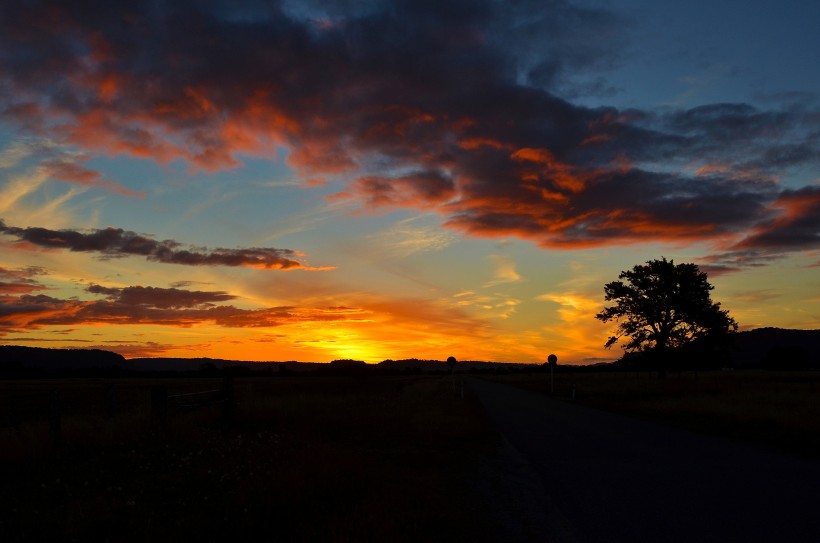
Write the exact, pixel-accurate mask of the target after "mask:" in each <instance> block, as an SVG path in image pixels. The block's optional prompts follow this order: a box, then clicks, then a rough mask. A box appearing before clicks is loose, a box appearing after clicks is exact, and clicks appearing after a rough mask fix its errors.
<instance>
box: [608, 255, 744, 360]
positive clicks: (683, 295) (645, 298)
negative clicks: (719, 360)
mask: <svg viewBox="0 0 820 543" xmlns="http://www.w3.org/2000/svg"><path fill="white" fill-rule="evenodd" d="M618 278H619V279H620V281H613V282H611V283H607V284H606V285H605V286H604V294H605V300H606V301H607V302H614V305H612V306H609V307H605V308H604V309H603V311H601V312H600V313H598V314H597V315H595V318H596V319H599V320H601V321H603V322H610V321H615V322H617V323H618V326H617V328H616V333H615V335H613V336H612V337H610V338H609V340H608V341H607V342H606V347H607V348H609V347H611V346H612V345H614V344H615V343H617V342H618V341H619V340H620V339H621V338H628V341H627V342H626V343H625V344H624V345H623V348H624V350H625V351H627V352H634V351H647V350H656V351H662V350H664V349H667V348H677V347H683V346H685V345H687V344H690V343H692V342H694V341H696V340H719V339H726V338H728V337H729V335H730V333H732V332H735V331H737V322H735V320H734V319H733V318H732V317H730V316H729V312H728V311H726V310H724V309H721V307H720V304H719V303H716V302H713V301H712V298H711V295H710V292H711V291H712V289H713V288H714V287H713V286H712V285H711V284H710V283H709V281H707V277H706V273H705V272H703V271H701V270H700V269H699V268H698V267H697V266H696V265H695V264H675V263H674V261H673V260H666V258H661V259H660V260H649V261H647V262H646V263H645V264H639V265H637V266H635V267H633V268H632V269H631V270H627V271H624V272H621V274H620V275H619V276H618Z"/></svg>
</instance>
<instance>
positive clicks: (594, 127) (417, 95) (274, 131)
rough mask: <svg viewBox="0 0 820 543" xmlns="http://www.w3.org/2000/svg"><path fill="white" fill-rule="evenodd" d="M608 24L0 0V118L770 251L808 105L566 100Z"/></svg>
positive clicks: (590, 241) (401, 200)
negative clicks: (282, 152)
mask: <svg viewBox="0 0 820 543" xmlns="http://www.w3.org/2000/svg"><path fill="white" fill-rule="evenodd" d="M624 23H625V21H623V20H622V19H621V18H620V17H618V16H617V15H616V14H614V13H612V12H609V11H606V10H602V9H592V8H581V7H577V6H573V5H571V4H570V3H569V2H566V1H562V0H555V1H550V2H533V1H524V0H520V1H512V0H511V1H509V2H497V1H494V0H473V1H467V0H454V1H449V2H410V1H398V0H397V1H388V0H383V1H375V2H367V3H350V2H347V1H341V0H339V1H336V2H334V1H331V2H313V1H307V0H306V1H305V2H282V3H275V4H268V3H261V2H260V3H254V2H251V3H242V5H241V7H239V6H236V5H235V4H234V3H232V2H228V1H227V0H225V1H219V0H206V1H196V2H194V1H185V0H180V1H178V2H169V3H164V4H161V5H160V4H151V5H148V4H139V3H138V4H134V3H132V2H125V1H122V0H112V1H109V2H105V3H104V5H102V6H100V5H97V4H93V5H92V4H84V3H82V2H80V3H70V4H65V3H63V2H56V1H48V0H43V1H41V2H35V3H29V2H10V3H7V5H5V6H3V8H2V12H0V50H2V51H5V52H6V53H4V54H3V55H2V56H0V115H2V117H3V118H5V119H8V120H11V121H13V122H16V123H18V124H19V126H21V128H22V129H24V130H27V131H30V132H33V133H39V134H47V135H48V136H49V137H51V138H55V139H57V140H58V141H60V142H65V143H70V144H74V145H76V146H79V147H81V148H83V149H84V150H85V151H87V152H95V153H108V154H113V155H116V154H129V155H133V156H140V157H148V158H151V159H153V160H156V161H159V162H167V161H171V160H175V159H182V160H185V161H187V162H188V163H189V164H191V165H192V166H194V167H197V168H203V169H206V170H214V169H219V168H228V167H233V166H235V165H237V164H239V163H240V162H241V160H240V156H241V155H242V154H245V153H248V154H256V155H263V156H266V155H269V154H271V152H272V151H274V150H277V149H279V148H284V149H286V150H287V151H288V152H289V154H288V162H289V164H290V165H291V166H293V167H294V168H296V169H297V170H299V175H300V176H301V177H303V178H304V179H311V178H315V177H316V176H317V175H318V176H322V175H334V174H342V173H343V174H344V176H345V177H346V178H350V179H354V181H353V182H352V184H351V185H350V186H349V187H347V188H346V189H345V191H344V193H343V194H344V195H345V196H348V197H354V198H357V199H359V200H360V201H361V203H362V206H363V207H365V208H367V209H379V208H380V209H391V208H396V207H403V208H406V207H417V208H420V209H425V210H430V209H433V210H437V211H438V212H440V213H441V214H442V216H443V220H444V222H445V224H447V225H448V226H450V227H452V228H455V229H458V230H461V231H463V232H466V233H468V234H472V235H477V236H487V237H497V236H517V237H520V238H523V239H528V240H532V241H533V242H534V243H536V244H538V245H539V246H542V247H549V248H575V247H594V246H602V245H610V244H629V243H639V242H645V241H649V240H653V241H670V242H675V243H689V242H702V241H709V242H711V243H713V244H715V245H717V246H720V247H721V248H723V249H724V250H729V248H730V247H732V246H733V244H737V243H739V242H740V241H741V240H744V239H748V240H749V241H748V243H753V244H756V246H757V248H758V250H760V251H763V252H770V251H773V250H776V249H777V247H779V246H782V243H783V240H782V239H779V238H778V236H780V234H781V233H782V232H781V230H782V226H783V225H782V224H781V223H780V222H778V221H779V220H780V219H779V218H778V217H780V215H779V213H780V212H779V211H778V208H777V207H776V206H775V203H776V202H778V201H780V200H781V193H783V196H784V197H788V194H787V193H786V192H784V189H783V188H782V185H781V184H778V182H777V181H776V179H777V178H778V177H782V176H783V175H787V174H789V173H791V172H794V171H796V170H801V169H806V168H816V167H818V166H820V135H818V134H820V112H819V111H818V110H817V107H816V106H814V105H812V104H811V103H810V102H806V103H802V104H793V106H794V107H788V108H784V109H780V110H760V109H758V108H755V107H753V106H751V105H748V104H707V105H704V106H700V107H696V108H691V109H686V110H670V111H668V112H663V113H656V112H653V111H642V110H639V109H634V110H617V109H615V108H607V107H600V108H588V107H582V106H579V105H576V104H573V103H572V102H570V101H569V100H572V99H574V98H576V97H580V96H584V95H586V96H589V95H595V96H596V97H598V98H601V97H606V96H607V95H608V93H611V92H613V91H614V89H612V88H611V87H610V86H609V85H607V84H606V82H605V81H601V80H599V78H597V77H596V76H598V74H599V70H601V69H605V68H606V67H607V66H610V65H612V64H614V63H617V62H618V56H619V51H621V50H623V46H624V43H625V41H626V39H627V35H626V32H625V31H624V30H623V29H624V28H627V25H625V24H624ZM576 76H577V77H576ZM590 81H593V82H592V83H590ZM715 164H719V165H720V168H719V169H716V168H714V167H713V165H715ZM69 170H70V168H69ZM63 175H64V176H72V177H73V178H74V180H75V182H81V181H82V180H83V179H84V180H85V182H94V183H99V182H103V181H102V180H101V179H99V178H96V177H94V176H93V174H92V173H87V172H83V171H73V172H72V171H64V172H63ZM109 188H110V187H109ZM795 209H796V211H795V212H797V213H806V210H805V209H803V208H800V209H797V208H795ZM801 217H803V218H799V217H793V218H792V219H790V220H791V221H792V222H791V223H790V224H791V225H792V226H791V227H789V228H788V232H789V235H790V236H792V234H794V227H795V225H797V224H801V221H809V222H810V221H811V217H810V216H806V215H801ZM750 236H751V237H750ZM789 239H790V240H791V242H792V243H791V244H790V245H789V251H800V250H804V249H805V246H804V245H802V244H801V243H802V242H801V241H800V240H803V242H806V243H809V244H811V243H812V240H811V236H808V237H807V236H802V237H794V236H792V237H790V238H789ZM767 244H771V245H767ZM171 251H172V255H173V258H175V259H176V258H182V256H183V255H181V254H177V253H176V252H175V251H176V249H173V248H172V249H171ZM194 253H196V254H192V255H190V258H191V259H192V260H193V261H197V260H198V261H199V263H200V264H206V263H208V262H207V261H208V260H209V259H217V260H219V259H220V258H225V257H227V255H224V254H220V255H217V254H216V253H213V252H212V253H206V254H200V253H201V252H196V251H194ZM230 254H231V255H234V253H230ZM256 256H257V257H258V258H260V259H261V260H262V261H264V262H267V260H266V259H267V258H268V255H267V254H264V255H256ZM246 257H249V258H253V257H254V256H253V255H242V256H239V260H243V259H244V258H246ZM153 258H157V257H153ZM285 258H288V257H287V256H285ZM228 265H234V264H228ZM240 265H244V264H240ZM263 265H264V264H263ZM276 266H278V264H277V265H276ZM276 266H274V267H276Z"/></svg>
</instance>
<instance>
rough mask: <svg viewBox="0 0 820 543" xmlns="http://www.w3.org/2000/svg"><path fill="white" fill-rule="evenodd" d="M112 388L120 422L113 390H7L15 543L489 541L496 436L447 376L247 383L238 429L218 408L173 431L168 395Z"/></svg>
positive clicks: (0, 467) (138, 383)
mask: <svg viewBox="0 0 820 543" xmlns="http://www.w3.org/2000/svg"><path fill="white" fill-rule="evenodd" d="M106 382H113V383H114V384H115V385H116V389H117V401H118V413H117V416H116V417H105V416H104V414H103V405H104V404H103V384H104V382H103V381H101V380H92V379H78V380H39V381H35V380H31V381H0V417H2V416H3V415H4V414H5V420H4V419H2V418H0V460H2V462H0V479H2V481H3V485H2V490H0V533H2V534H3V541H8V542H11V541H58V540H59V541H148V540H170V539H176V540H180V541H196V540H209V541H211V540H251V539H254V540H255V539H260V538H262V539H263V540H271V541H275V540H278V541H377V540H382V541H387V540H389V541H425V540H427V541H432V540H441V541H443V540H469V539H474V540H480V539H482V537H481V535H482V534H484V533H486V531H485V530H486V529H487V528H488V526H485V525H482V522H481V519H482V518H483V514H482V513H481V511H479V509H480V508H481V507H483V506H484V505H483V504H482V503H481V499H480V498H478V497H476V496H475V495H474V494H475V493H474V492H472V491H471V487H470V485H471V484H473V483H472V482H471V476H472V473H473V471H474V470H475V468H476V465H477V462H480V461H481V458H482V457H484V456H486V455H488V454H490V453H491V451H492V449H493V448H494V447H495V446H496V434H495V432H494V431H493V430H492V428H491V427H490V426H489V425H488V423H487V421H486V419H485V418H484V417H483V415H482V413H481V411H480V407H479V406H478V405H477V403H476V402H475V401H474V400H473V398H472V397H471V396H470V394H469V392H468V393H467V394H466V396H465V398H464V399H461V397H460V395H458V396H455V395H454V394H453V390H452V384H451V381H450V380H449V379H447V378H442V377H441V376H420V377H365V378H358V379H354V378H348V377H340V378H331V377H288V378H247V379H236V381H235V390H236V399H237V403H238V406H237V414H236V417H235V420H234V421H233V422H232V423H230V424H227V423H226V422H225V421H223V419H222V416H221V413H220V406H219V405H214V406H209V407H204V408H201V409H197V410H195V411H191V412H188V413H182V414H176V415H172V416H170V417H169V418H168V420H167V423H166V424H165V425H161V424H158V423H157V422H156V421H154V420H152V416H151V412H150V411H151V410H150V405H151V404H150V387H151V385H152V384H156V383H157V382H160V381H152V380H139V379H120V380H117V381H110V380H109V381H106ZM161 383H162V384H163V385H166V386H167V387H168V389H169V393H170V394H175V393H182V392H190V391H195V390H203V389H210V388H218V387H219V380H218V379H164V380H161ZM52 389H58V390H59V391H60V397H61V403H62V406H63V416H62V444H61V446H59V447H55V446H54V445H53V444H52V443H51V442H50V437H49V426H48V418H47V417H48V398H49V393H50V390H52ZM12 411H13V413H12ZM12 423H13V424H12ZM14 426H16V428H15V427H14ZM477 519H478V520H477Z"/></svg>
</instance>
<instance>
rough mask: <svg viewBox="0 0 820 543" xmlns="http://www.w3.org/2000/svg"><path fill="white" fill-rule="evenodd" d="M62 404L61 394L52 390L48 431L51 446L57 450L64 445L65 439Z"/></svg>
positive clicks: (49, 397) (49, 403)
mask: <svg viewBox="0 0 820 543" xmlns="http://www.w3.org/2000/svg"><path fill="white" fill-rule="evenodd" d="M60 404H61V402H60V392H59V391H57V390H53V389H52V390H51V392H49V395H48V431H49V434H50V436H51V444H52V445H54V447H55V448H57V447H59V446H60V445H61V444H62V438H63V435H62V430H63V413H62V405H60Z"/></svg>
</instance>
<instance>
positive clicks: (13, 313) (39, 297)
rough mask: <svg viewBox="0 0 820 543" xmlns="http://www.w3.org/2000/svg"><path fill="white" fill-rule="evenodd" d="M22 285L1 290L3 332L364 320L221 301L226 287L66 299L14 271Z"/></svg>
mask: <svg viewBox="0 0 820 543" xmlns="http://www.w3.org/2000/svg"><path fill="white" fill-rule="evenodd" d="M3 273H4V274H5V275H11V276H16V277H18V281H17V285H23V286H29V287H30V289H29V291H26V290H25V289H22V288H18V289H15V288H9V289H5V290H4V291H3V292H2V293H0V335H4V334H6V333H8V332H11V331H17V332H19V331H30V330H35V329H38V328H41V327H43V326H79V325H99V324H107V325H133V324H142V325H164V326H175V327H191V326H196V325H202V324H210V325H216V326H222V327H228V328H264V327H274V326H281V325H285V324H299V323H314V324H315V323H320V322H332V321H344V320H346V321H350V320H361V319H363V318H365V315H364V311H363V310H361V309H358V308H352V307H344V306H330V307H294V306H280V307H270V308H263V309H243V308H238V307H235V306H233V305H222V304H221V302H226V301H231V300H233V299H235V296H232V295H230V294H228V293H226V292H221V291H212V292H209V291H188V290H183V289H177V288H160V287H142V286H131V287H124V288H118V287H104V286H101V285H95V284H92V285H89V286H88V287H87V289H86V290H87V292H88V293H90V294H93V295H99V296H102V297H103V298H102V299H98V300H79V299H77V298H69V299H61V298H56V297H52V296H47V295H45V294H33V293H30V292H31V291H35V290H43V289H44V288H45V287H44V286H43V285H40V284H38V283H34V282H33V281H32V279H31V277H30V276H26V273H27V272H26V271H25V270H24V271H18V272H9V271H8V270H4V271H3Z"/></svg>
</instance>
